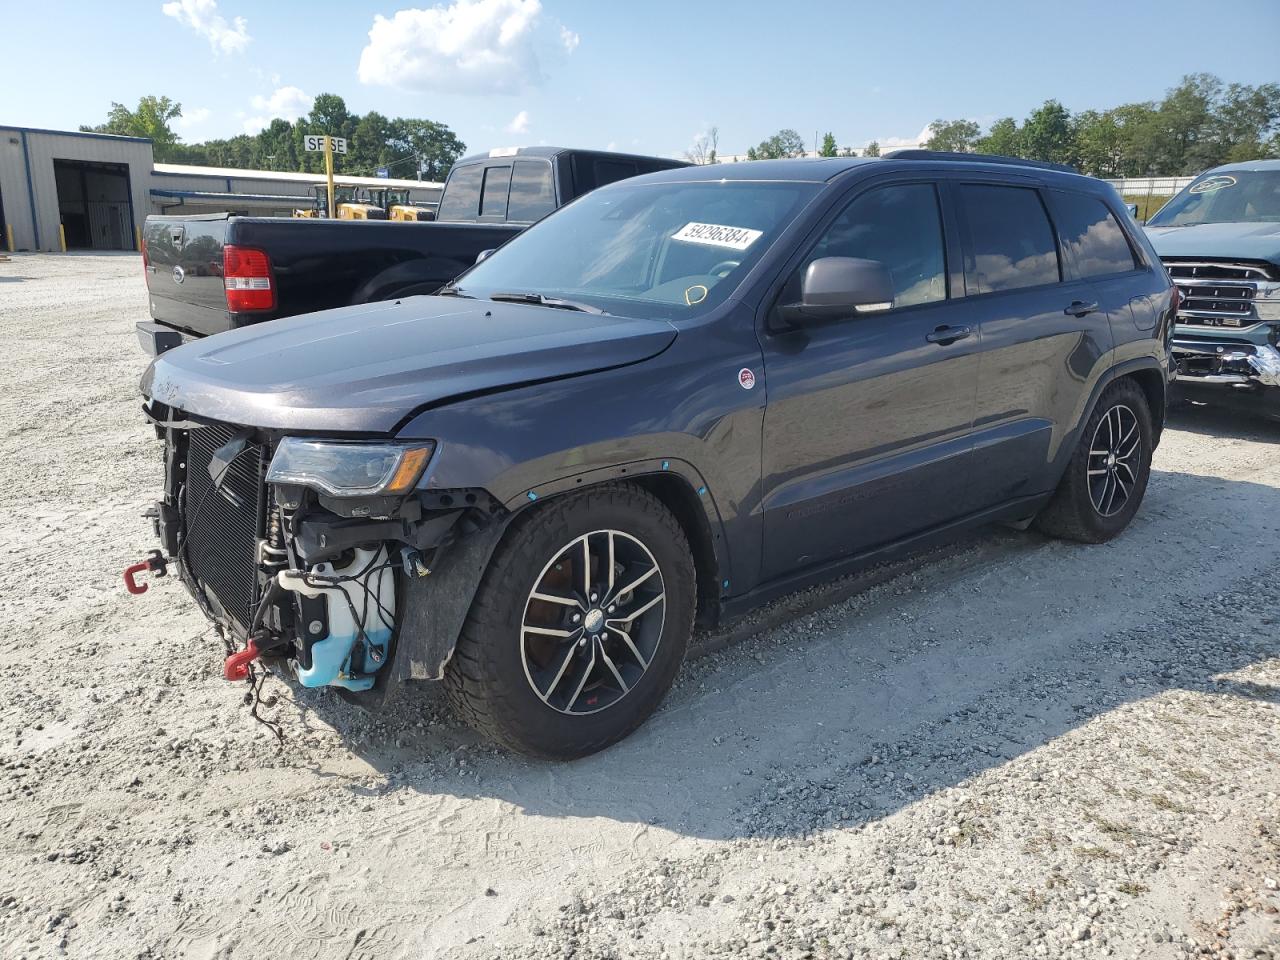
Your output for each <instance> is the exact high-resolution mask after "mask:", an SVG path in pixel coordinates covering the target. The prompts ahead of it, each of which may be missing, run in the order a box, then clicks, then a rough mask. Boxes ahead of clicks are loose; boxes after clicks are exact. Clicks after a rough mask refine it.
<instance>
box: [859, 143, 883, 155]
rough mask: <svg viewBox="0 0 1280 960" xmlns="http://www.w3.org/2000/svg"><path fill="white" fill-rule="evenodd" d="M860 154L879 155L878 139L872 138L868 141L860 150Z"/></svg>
mask: <svg viewBox="0 0 1280 960" xmlns="http://www.w3.org/2000/svg"><path fill="white" fill-rule="evenodd" d="M862 155H863V156H864V157H878V156H880V141H879V140H872V141H871V142H870V143H868V144H867V146H866V149H865V150H863V151H862Z"/></svg>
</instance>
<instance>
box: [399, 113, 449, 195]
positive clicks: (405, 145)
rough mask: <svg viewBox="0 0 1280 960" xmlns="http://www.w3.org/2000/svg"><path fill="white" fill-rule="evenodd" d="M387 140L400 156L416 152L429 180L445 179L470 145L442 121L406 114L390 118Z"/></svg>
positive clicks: (413, 154) (423, 173) (423, 174)
mask: <svg viewBox="0 0 1280 960" xmlns="http://www.w3.org/2000/svg"><path fill="white" fill-rule="evenodd" d="M388 142H389V143H390V145H391V147H392V149H394V150H395V151H396V155H397V156H399V157H408V156H416V157H417V158H418V163H419V164H421V171H422V176H423V177H425V178H426V179H428V180H443V179H444V178H445V174H447V173H448V172H449V168H450V167H451V166H453V164H454V162H455V161H457V160H458V158H459V157H461V156H462V154H463V152H464V151H465V150H466V149H467V145H466V144H465V143H463V142H462V141H461V140H459V139H458V137H457V135H456V134H454V132H453V131H452V130H450V129H449V128H448V127H447V126H445V125H444V124H443V123H436V122H435V121H434V120H415V119H413V118H407V117H397V118H396V119H394V120H392V121H391V137H390V140H389V141H388ZM402 176H408V175H407V174H402Z"/></svg>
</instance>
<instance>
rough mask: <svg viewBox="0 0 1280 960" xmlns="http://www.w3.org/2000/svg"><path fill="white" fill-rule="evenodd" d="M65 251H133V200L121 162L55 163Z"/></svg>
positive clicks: (54, 173) (77, 161)
mask: <svg viewBox="0 0 1280 960" xmlns="http://www.w3.org/2000/svg"><path fill="white" fill-rule="evenodd" d="M53 175H54V178H55V179H56V180H57V183H58V214H59V216H60V217H61V218H62V230H63V233H65V234H66V237H67V249H68V250H132V249H133V200H132V193H131V192H130V190H129V168H128V167H127V166H126V165H125V164H123V163H90V162H89V161H86V160H54V161H53Z"/></svg>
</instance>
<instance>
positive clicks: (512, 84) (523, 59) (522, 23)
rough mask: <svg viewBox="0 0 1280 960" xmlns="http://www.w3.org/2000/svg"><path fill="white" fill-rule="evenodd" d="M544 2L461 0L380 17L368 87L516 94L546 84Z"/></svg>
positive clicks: (369, 50)
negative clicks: (541, 26) (541, 56)
mask: <svg viewBox="0 0 1280 960" xmlns="http://www.w3.org/2000/svg"><path fill="white" fill-rule="evenodd" d="M541 13H542V4H541V3H540V0H455V2H454V3H452V4H450V5H449V6H447V7H445V6H435V7H430V8H428V9H425V10H422V9H417V8H409V9H405V10H399V11H397V12H396V13H395V14H394V15H392V17H391V18H390V19H388V18H386V17H384V16H382V15H381V14H379V15H377V16H375V17H374V18H373V27H372V28H371V29H370V30H369V43H368V44H367V45H366V46H365V48H364V50H362V51H361V53H360V67H359V71H358V74H359V77H360V82H361V83H367V84H374V85H381V86H401V87H408V88H411V89H415V90H437V91H442V92H452V93H474V94H484V93H515V92H517V91H519V90H522V89H524V88H525V87H527V86H530V85H532V84H536V83H539V82H540V81H541V80H542V71H541V69H540V67H539V65H538V55H537V52H536V50H535V33H536V28H537V25H538V17H539V15H540V14H541Z"/></svg>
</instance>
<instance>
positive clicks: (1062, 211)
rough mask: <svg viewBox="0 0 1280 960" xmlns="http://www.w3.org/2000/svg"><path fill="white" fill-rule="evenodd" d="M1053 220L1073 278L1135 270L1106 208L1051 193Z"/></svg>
mask: <svg viewBox="0 0 1280 960" xmlns="http://www.w3.org/2000/svg"><path fill="white" fill-rule="evenodd" d="M1050 197H1051V198H1052V203H1053V217H1054V219H1055V220H1056V221H1057V223H1058V234H1059V235H1060V236H1061V237H1062V246H1063V248H1064V249H1065V250H1066V254H1067V259H1068V260H1069V261H1070V263H1071V265H1072V267H1073V272H1074V274H1075V276H1076V277H1078V278H1080V279H1086V278H1088V277H1106V276H1110V275H1111V274H1115V273H1127V272H1128V271H1130V270H1133V269H1134V268H1135V267H1136V266H1137V262H1136V261H1135V260H1134V256H1133V249H1132V248H1131V247H1130V246H1129V240H1128V238H1127V237H1125V235H1124V230H1122V229H1121V227H1120V224H1119V223H1118V222H1117V221H1116V218H1115V216H1114V215H1113V214H1112V213H1111V211H1110V210H1108V209H1107V206H1106V204H1104V203H1103V202H1102V201H1101V200H1099V199H1097V198H1096V197H1086V196H1084V194H1080V193H1070V192H1068V191H1066V190H1053V191H1051V192H1050Z"/></svg>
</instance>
